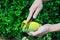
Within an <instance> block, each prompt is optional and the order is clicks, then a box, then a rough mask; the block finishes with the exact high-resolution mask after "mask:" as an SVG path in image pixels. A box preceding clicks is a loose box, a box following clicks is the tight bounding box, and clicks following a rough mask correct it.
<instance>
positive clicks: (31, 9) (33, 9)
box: [27, 6, 36, 21]
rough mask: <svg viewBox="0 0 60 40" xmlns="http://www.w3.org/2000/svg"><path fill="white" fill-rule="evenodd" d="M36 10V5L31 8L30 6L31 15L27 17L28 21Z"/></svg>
mask: <svg viewBox="0 0 60 40" xmlns="http://www.w3.org/2000/svg"><path fill="white" fill-rule="evenodd" d="M35 10H36V7H35V6H32V7H31V8H30V10H29V11H30V13H29V15H28V18H27V21H29V20H30V19H31V17H32V15H33V13H34V11H35Z"/></svg>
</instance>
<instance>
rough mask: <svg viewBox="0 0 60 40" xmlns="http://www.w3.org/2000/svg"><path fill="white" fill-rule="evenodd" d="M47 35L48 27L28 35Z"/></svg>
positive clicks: (42, 27)
mask: <svg viewBox="0 0 60 40" xmlns="http://www.w3.org/2000/svg"><path fill="white" fill-rule="evenodd" d="M46 33H48V27H45V26H41V27H40V28H39V29H38V30H37V31H36V32H29V33H28V34H29V35H32V36H42V35H44V34H46Z"/></svg>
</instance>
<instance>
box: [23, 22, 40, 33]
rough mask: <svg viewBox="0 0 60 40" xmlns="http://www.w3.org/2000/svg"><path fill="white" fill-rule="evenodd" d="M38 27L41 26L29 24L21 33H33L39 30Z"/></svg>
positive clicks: (35, 23) (34, 23)
mask: <svg viewBox="0 0 60 40" xmlns="http://www.w3.org/2000/svg"><path fill="white" fill-rule="evenodd" d="M40 26H41V24H39V23H37V22H29V23H28V26H26V25H24V26H23V27H22V31H23V32H26V33H28V32H31V31H33V32H35V31H37V30H38V29H39V27H40Z"/></svg>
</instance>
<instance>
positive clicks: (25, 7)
mask: <svg viewBox="0 0 60 40" xmlns="http://www.w3.org/2000/svg"><path fill="white" fill-rule="evenodd" d="M33 1H34V0H0V35H3V36H4V37H7V38H12V37H16V38H17V39H18V40H21V39H22V38H23V37H24V36H26V37H27V38H28V39H30V40H33V39H37V40H54V39H56V40H59V39H60V33H59V32H54V33H48V34H46V35H43V36H41V37H32V36H29V35H27V34H26V33H23V32H21V29H20V26H21V23H22V21H23V20H26V18H27V17H28V14H29V8H30V6H31V5H32V3H33ZM59 12H60V0H53V1H49V2H44V3H43V9H42V11H41V12H40V13H39V15H38V17H37V18H36V19H35V20H33V21H36V22H38V23H40V24H42V25H43V24H46V23H49V24H55V23H60V13H59Z"/></svg>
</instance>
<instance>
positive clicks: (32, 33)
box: [28, 32, 38, 36]
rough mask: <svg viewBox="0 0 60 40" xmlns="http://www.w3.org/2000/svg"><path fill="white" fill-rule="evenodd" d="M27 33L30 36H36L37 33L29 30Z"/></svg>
mask: <svg viewBox="0 0 60 40" xmlns="http://www.w3.org/2000/svg"><path fill="white" fill-rule="evenodd" d="M28 34H29V35H32V36H37V35H38V34H37V33H36V32H30V33H28Z"/></svg>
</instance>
